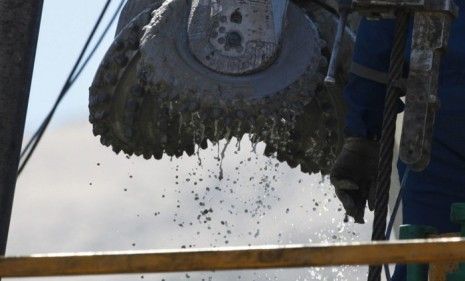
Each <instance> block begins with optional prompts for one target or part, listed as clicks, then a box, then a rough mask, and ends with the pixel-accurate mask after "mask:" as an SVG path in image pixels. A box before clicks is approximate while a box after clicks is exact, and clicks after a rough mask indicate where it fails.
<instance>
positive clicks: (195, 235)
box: [141, 138, 369, 281]
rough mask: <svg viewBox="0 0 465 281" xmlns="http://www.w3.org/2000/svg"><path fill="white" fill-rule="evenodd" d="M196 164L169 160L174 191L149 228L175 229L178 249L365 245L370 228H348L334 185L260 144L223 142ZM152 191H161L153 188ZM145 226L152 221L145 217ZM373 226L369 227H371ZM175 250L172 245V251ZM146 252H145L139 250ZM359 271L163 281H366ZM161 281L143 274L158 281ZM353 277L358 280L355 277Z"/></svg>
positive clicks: (164, 194)
mask: <svg viewBox="0 0 465 281" xmlns="http://www.w3.org/2000/svg"><path fill="white" fill-rule="evenodd" d="M209 147H210V148H209V149H208V150H206V151H202V150H201V151H200V153H199V154H198V156H197V159H193V158H189V157H182V158H180V159H174V158H173V159H170V160H169V166H170V170H171V179H168V180H170V181H171V182H172V187H165V188H163V189H160V192H161V194H160V195H159V197H160V199H161V200H162V201H164V202H165V203H166V205H165V204H164V205H165V206H164V208H163V209H164V210H163V211H162V210H160V209H158V208H157V206H154V210H153V212H152V214H151V216H152V218H153V219H152V218H151V219H150V221H151V223H154V224H157V223H159V224H165V225H164V226H166V224H168V225H170V227H169V228H170V229H171V232H172V233H173V234H174V235H172V236H171V238H170V241H169V243H168V244H169V245H174V247H175V248H180V249H194V248H204V247H223V246H246V245H248V246H255V245H265V244H274V245H276V244H278V245H279V244H281V245H284V244H293V243H297V244H301V243H333V242H349V241H360V240H367V239H368V235H369V233H362V235H361V232H366V229H369V227H366V226H357V225H353V224H352V223H344V222H343V220H344V212H343V209H342V206H341V205H340V203H339V201H338V200H337V198H336V196H335V194H334V192H333V190H332V187H331V186H330V184H329V180H328V178H326V177H322V176H321V175H311V176H310V175H306V174H303V173H301V172H300V171H299V170H298V169H291V168H289V167H288V166H287V165H286V164H283V163H279V161H277V160H276V159H273V158H270V157H265V156H263V149H264V146H263V144H258V145H257V146H251V144H250V143H249V141H248V140H247V139H246V138H244V139H243V140H242V141H241V142H240V143H238V142H237V140H236V139H232V140H231V141H229V142H226V141H221V142H220V143H219V144H216V145H209ZM153 188H156V187H155V186H154V187H153ZM143 219H146V220H148V218H144V217H143ZM368 225H369V224H368ZM171 247H173V246H171ZM141 249H143V248H141ZM363 270H364V269H362V268H358V267H339V268H326V269H324V268H312V269H301V270H267V271H254V272H252V271H241V272H215V273H189V274H187V275H185V274H167V275H163V277H162V278H164V279H165V280H184V279H192V280H241V279H242V280H257V281H258V280H284V279H283V278H285V280H296V281H297V280H348V278H350V279H349V280H364V271H363ZM159 276H160V275H144V278H145V279H149V280H161V278H160V277H159ZM354 276H355V277H354Z"/></svg>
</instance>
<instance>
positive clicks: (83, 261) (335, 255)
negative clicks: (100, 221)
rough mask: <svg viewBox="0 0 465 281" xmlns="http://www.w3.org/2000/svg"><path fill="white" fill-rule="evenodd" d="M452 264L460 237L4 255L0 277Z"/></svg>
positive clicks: (462, 253) (464, 254)
mask: <svg viewBox="0 0 465 281" xmlns="http://www.w3.org/2000/svg"><path fill="white" fill-rule="evenodd" d="M454 261H465V239H462V238H436V239H427V240H402V241H394V242H392V241H391V242H367V243H351V244H337V245H289V246H264V247H248V248H214V249H200V250H181V251H176V250H164V251H130V252H107V253H105V252H102V253H76V254H55V255H32V256H23V257H3V258H0V276H1V277H34V276H36V277H39V276H42V277H44V276H68V275H100V274H123V273H161V272H190V271H216V270H244V269H271V268H297V267H313V266H319V267H320V266H338V265H366V264H385V263H401V264H409V263H437V262H454Z"/></svg>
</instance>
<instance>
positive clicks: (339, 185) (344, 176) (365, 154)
mask: <svg viewBox="0 0 465 281" xmlns="http://www.w3.org/2000/svg"><path fill="white" fill-rule="evenodd" d="M378 153H379V144H378V142H377V141H374V140H368V139H363V138H354V137H349V138H346V140H345V141H344V145H343V147H342V151H341V153H340V154H339V156H338V158H337V159H336V163H335V164H334V166H333V169H332V171H331V174H330V180H331V183H332V184H333V185H334V187H335V189H336V195H337V197H338V198H339V200H340V201H341V203H342V205H343V206H344V209H345V211H346V214H347V215H348V216H350V217H353V218H354V219H355V222H356V223H362V224H363V223H365V221H364V219H363V218H364V215H365V207H366V204H367V201H368V207H369V209H370V210H371V211H373V210H374V207H375V199H376V177H377V173H378Z"/></svg>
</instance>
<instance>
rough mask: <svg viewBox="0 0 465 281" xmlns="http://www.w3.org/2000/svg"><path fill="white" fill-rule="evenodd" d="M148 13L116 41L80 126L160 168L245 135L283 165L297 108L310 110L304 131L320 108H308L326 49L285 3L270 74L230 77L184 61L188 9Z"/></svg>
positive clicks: (171, 0) (176, 3)
mask: <svg viewBox="0 0 465 281" xmlns="http://www.w3.org/2000/svg"><path fill="white" fill-rule="evenodd" d="M152 5H153V6H151V8H149V9H147V10H145V11H144V12H142V13H140V14H139V15H138V16H137V17H135V18H134V19H133V20H132V21H130V22H129V23H128V24H127V25H126V26H125V27H124V28H122V30H121V31H120V32H119V34H118V36H117V37H116V39H115V41H114V43H113V45H112V46H111V47H110V49H109V50H108V52H107V54H106V56H105V58H104V59H103V61H102V63H101V65H100V67H99V69H98V71H97V74H96V76H95V80H94V83H93V85H92V87H91V89H90V102H89V109H90V121H91V123H92V124H93V128H94V134H95V135H100V137H101V142H102V144H104V145H107V146H112V147H113V150H114V151H115V152H120V151H123V152H124V153H126V154H129V155H132V154H135V155H142V156H144V157H145V158H147V159H148V158H151V157H155V158H156V159H160V158H161V157H162V156H163V154H166V155H168V156H176V157H179V156H181V155H183V154H184V153H186V154H187V155H192V154H194V153H195V147H196V146H198V147H200V148H202V149H205V148H206V147H207V143H208V141H210V142H213V143H215V142H218V141H219V140H221V139H231V138H232V137H236V138H238V139H241V138H242V136H243V135H244V134H251V135H252V136H253V137H252V140H253V141H254V142H259V141H264V142H265V143H267V146H268V150H269V149H270V148H271V149H274V150H275V151H278V154H279V155H281V156H279V155H278V156H279V157H282V158H283V159H284V158H286V157H287V155H286V154H285V153H283V152H282V151H283V149H282V148H283V147H285V148H286V149H284V150H285V151H288V149H287V147H289V146H292V141H294V140H295V136H293V134H294V133H293V129H294V127H295V125H296V124H297V125H299V122H298V120H299V118H298V116H299V115H301V114H302V113H303V112H304V109H305V107H306V109H307V110H308V109H309V108H310V109H311V110H312V111H313V110H315V111H314V112H311V113H310V115H309V118H308V121H309V122H310V123H309V126H310V127H311V126H312V124H313V122H314V120H313V119H312V117H317V118H316V119H315V120H320V119H321V114H323V113H322V111H321V108H318V107H315V106H311V105H312V104H314V103H315V101H314V99H315V98H318V96H319V94H321V93H319V92H318V91H319V89H321V88H322V87H324V86H323V83H322V82H323V77H324V73H325V65H326V58H325V56H323V55H322V50H321V48H322V47H323V46H325V45H326V44H324V42H323V41H322V40H321V38H320V34H319V32H318V30H317V28H316V26H315V24H314V23H313V22H312V21H311V20H310V19H309V18H308V17H307V16H306V15H305V12H304V11H303V10H301V9H300V8H298V7H297V6H295V5H294V4H290V6H289V9H288V15H287V24H286V26H285V31H284V32H283V38H282V45H281V48H280V51H279V54H278V57H277V58H276V59H275V61H274V62H273V63H272V64H271V65H270V66H268V67H267V68H266V69H262V70H260V71H258V72H255V73H249V74H246V75H235V76H232V75H225V74H220V73H217V72H214V71H213V70H210V69H209V68H207V67H205V66H204V65H202V64H201V63H200V62H199V61H198V60H196V59H195V57H194V56H193V55H192V54H191V53H190V51H189V46H188V35H187V22H188V16H189V9H190V3H189V2H188V1H184V0H168V1H164V3H163V5H162V6H160V7H158V3H157V4H152ZM317 122H319V123H320V121H317ZM315 125H316V124H315ZM299 126H304V125H299ZM318 126H320V124H318ZM320 141H321V140H320ZM315 142H316V143H318V141H315ZM280 151H281V152H280ZM279 152H280V153H279ZM288 152H290V151H288ZM315 153H317V151H315ZM318 153H319V152H318ZM308 156H309V155H306V157H308ZM292 161H293V160H290V162H292ZM294 162H295V163H296V164H297V165H299V164H301V163H300V162H299V161H294ZM312 169H313V168H312ZM314 170H318V169H314ZM312 171H313V170H312Z"/></svg>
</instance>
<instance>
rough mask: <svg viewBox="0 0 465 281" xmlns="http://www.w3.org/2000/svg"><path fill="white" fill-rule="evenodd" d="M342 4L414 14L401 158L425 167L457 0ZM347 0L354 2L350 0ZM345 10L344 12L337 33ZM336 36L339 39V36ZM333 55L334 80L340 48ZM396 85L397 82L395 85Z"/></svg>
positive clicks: (375, 12) (371, 15) (374, 12)
mask: <svg viewBox="0 0 465 281" xmlns="http://www.w3.org/2000/svg"><path fill="white" fill-rule="evenodd" d="M339 1H340V2H341V3H342V4H343V6H347V5H349V6H350V7H351V10H352V11H357V12H359V13H360V14H361V15H362V16H365V17H367V18H368V19H381V18H395V17H396V14H397V12H398V11H400V10H402V11H404V12H405V11H406V12H408V13H410V14H412V15H413V17H414V23H413V35H412V52H411V57H410V72H409V76H408V80H407V87H406V105H405V115H404V126H403V131H402V137H401V144H400V159H401V160H402V161H404V162H405V163H406V164H408V165H410V166H411V168H412V169H413V170H417V171H418V170H423V169H425V168H426V167H427V166H428V164H429V161H430V154H431V142H432V137H433V125H434V119H435V114H436V110H437V108H438V105H439V102H438V97H437V92H438V77H439V68H440V67H439V66H440V61H441V57H442V54H443V53H444V50H445V48H446V46H447V41H448V39H449V31H450V26H451V23H452V21H453V20H454V18H455V17H456V16H457V15H458V7H457V5H456V4H455V2H454V0H339ZM347 1H351V3H349V4H347V3H346V2H347ZM346 17H347V16H346V13H342V14H341V19H340V21H341V23H340V25H339V29H340V30H338V33H337V34H338V36H339V37H337V38H340V37H341V36H340V34H339V33H340V32H342V30H343V28H344V25H345V19H346ZM337 38H336V39H337ZM335 51H336V52H333V54H332V57H331V64H330V68H329V70H328V77H327V78H326V82H328V83H331V82H332V83H334V79H331V78H333V77H334V75H332V74H333V72H334V65H336V64H337V62H336V61H337V57H338V53H337V49H335ZM394 86H396V85H394Z"/></svg>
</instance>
